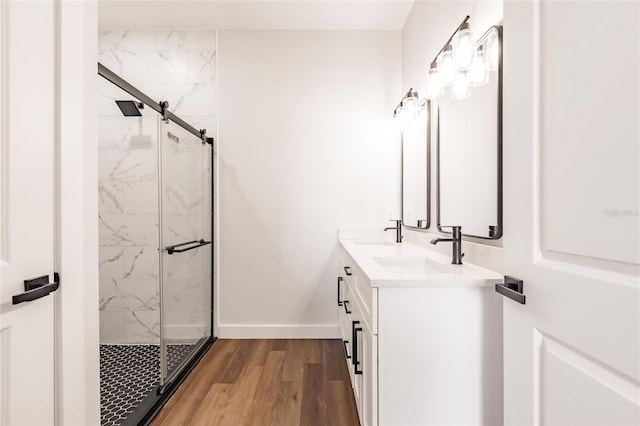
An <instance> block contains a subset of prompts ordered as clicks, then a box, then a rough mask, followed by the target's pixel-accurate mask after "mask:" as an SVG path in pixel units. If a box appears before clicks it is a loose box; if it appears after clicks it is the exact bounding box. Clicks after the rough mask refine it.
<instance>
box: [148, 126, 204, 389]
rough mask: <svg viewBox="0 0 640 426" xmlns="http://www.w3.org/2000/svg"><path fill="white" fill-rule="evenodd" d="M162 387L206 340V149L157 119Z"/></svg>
mask: <svg viewBox="0 0 640 426" xmlns="http://www.w3.org/2000/svg"><path fill="white" fill-rule="evenodd" d="M158 129H159V147H158V156H159V158H158V164H159V182H158V189H159V199H160V213H159V226H160V248H161V255H160V305H161V306H160V340H161V342H160V361H161V368H162V384H163V385H165V384H166V383H168V382H171V381H172V380H173V378H174V377H175V376H176V375H177V374H178V373H179V372H180V371H181V370H182V369H183V367H184V366H185V365H186V364H187V363H188V362H189V361H190V359H191V358H192V356H193V355H194V354H195V353H196V352H197V351H198V349H199V348H200V346H201V345H202V344H204V343H205V341H206V340H207V339H208V338H209V337H210V336H211V325H212V324H211V319H212V315H211V313H212V295H211V289H212V250H213V246H212V241H213V240H212V237H213V235H212V226H211V222H212V221H211V219H212V216H211V212H212V198H211V194H212V191H211V189H212V188H211V176H212V162H211V159H212V155H211V149H212V148H211V145H209V144H203V143H202V141H201V140H200V139H198V138H197V137H195V136H193V135H192V134H191V133H189V132H187V131H186V130H184V129H182V127H180V126H178V125H177V124H175V123H173V122H168V123H165V122H164V121H162V119H160V118H159V119H158Z"/></svg>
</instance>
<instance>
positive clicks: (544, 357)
mask: <svg viewBox="0 0 640 426" xmlns="http://www.w3.org/2000/svg"><path fill="white" fill-rule="evenodd" d="M639 19H640V2H637V1H630V2H615V1H606V2H605V1H603V2H590V1H589V2H583V1H577V2H576V1H572V2H569V1H534V2H531V1H520V2H515V1H514V2H511V1H509V2H505V7H504V166H505V173H504V176H505V187H504V191H505V192H504V196H505V198H504V200H505V204H504V206H505V207H504V209H505V215H504V217H505V231H504V259H505V272H506V273H507V274H509V275H512V276H515V277H517V278H519V279H522V280H523V281H524V294H525V295H526V304H519V303H517V302H515V301H513V300H510V299H508V298H504V299H503V312H504V374H505V379H504V380H505V383H504V385H505V386H504V395H505V397H504V414H505V417H504V418H505V423H506V424H510V425H530V424H546V425H588V424H601V425H604V424H606V425H614V424H620V425H638V424H640V290H639V286H640V284H639V277H640V274H639V265H640V260H639V258H640V252H639V249H640V247H639V238H640V234H639V232H640V228H639V217H638V208H639V200H638V197H639V194H640V175H639V169H640V167H639V166H640V164H639V162H640V132H639V117H640V108H639V96H638V95H639V90H640V85H639V80H640V62H639V60H640V58H639V55H640V21H639Z"/></svg>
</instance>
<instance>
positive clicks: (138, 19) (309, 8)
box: [98, 0, 414, 31]
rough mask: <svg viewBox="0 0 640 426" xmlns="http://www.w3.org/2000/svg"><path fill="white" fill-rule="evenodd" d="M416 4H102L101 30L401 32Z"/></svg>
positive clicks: (245, 0) (145, 0)
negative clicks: (179, 29)
mask: <svg viewBox="0 0 640 426" xmlns="http://www.w3.org/2000/svg"><path fill="white" fill-rule="evenodd" d="M413 3H414V0H323V1H319V0H281V1H272V0H258V1H255V0H254V1H251V0H227V1H217V0H183V1H175V0H174V1H169V0H133V1H132V0H128V1H124V0H100V1H99V5H98V21H99V25H100V27H101V28H137V29H141V28H193V29H219V30H370V31H400V30H402V27H403V26H404V23H405V21H406V19H407V16H408V15H409V12H410V11H411V8H412V7H413Z"/></svg>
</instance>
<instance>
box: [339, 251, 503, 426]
mask: <svg viewBox="0 0 640 426" xmlns="http://www.w3.org/2000/svg"><path fill="white" fill-rule="evenodd" d="M340 262H341V265H340V273H339V276H338V282H337V285H338V289H337V305H338V310H339V317H340V330H341V334H342V340H343V345H344V354H345V359H346V361H347V365H348V367H349V373H350V377H351V384H352V387H353V392H354V396H355V400H356V405H357V408H358V413H359V416H360V423H361V424H362V425H367V426H368V425H427V424H439V425H442V424H474V425H480V424H485V425H495V424H502V300H501V297H500V295H498V294H497V293H495V291H494V290H493V285H494V283H496V282H499V281H501V280H502V276H501V275H499V274H497V273H495V272H492V271H489V270H487V269H483V268H480V267H476V266H473V265H469V264H463V265H452V264H451V259H450V258H449V257H447V256H444V255H441V254H439V253H435V252H432V251H430V250H427V249H424V248H422V247H419V246H416V245H412V244H408V243H403V244H395V243H392V242H388V241H382V240H347V239H341V240H340Z"/></svg>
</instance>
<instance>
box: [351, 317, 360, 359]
mask: <svg viewBox="0 0 640 426" xmlns="http://www.w3.org/2000/svg"><path fill="white" fill-rule="evenodd" d="M356 324H360V321H351V342H353V343H352V347H351V364H353V365H354V366H355V365H356V363H357V362H358V361H357V360H358V339H356Z"/></svg>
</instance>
